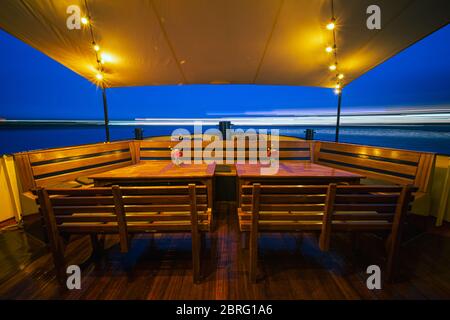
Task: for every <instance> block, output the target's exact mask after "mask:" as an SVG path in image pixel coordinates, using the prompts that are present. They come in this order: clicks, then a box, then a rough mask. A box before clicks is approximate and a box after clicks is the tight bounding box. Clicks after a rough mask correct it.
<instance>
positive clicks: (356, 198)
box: [335, 194, 399, 204]
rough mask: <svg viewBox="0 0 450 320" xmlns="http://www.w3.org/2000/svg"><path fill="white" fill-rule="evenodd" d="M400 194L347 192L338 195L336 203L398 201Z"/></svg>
mask: <svg viewBox="0 0 450 320" xmlns="http://www.w3.org/2000/svg"><path fill="white" fill-rule="evenodd" d="M398 197H399V195H398V194H345V195H336V198H335V202H336V203H340V204H341V203H397V199H398Z"/></svg>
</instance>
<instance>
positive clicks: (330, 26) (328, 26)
mask: <svg viewBox="0 0 450 320" xmlns="http://www.w3.org/2000/svg"><path fill="white" fill-rule="evenodd" d="M335 27H336V25H335V24H334V22H333V21H331V22H330V23H329V24H327V29H328V30H333V29H334V28H335Z"/></svg>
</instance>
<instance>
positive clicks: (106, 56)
mask: <svg viewBox="0 0 450 320" xmlns="http://www.w3.org/2000/svg"><path fill="white" fill-rule="evenodd" d="M100 59H101V61H102V64H103V63H105V62H113V60H114V59H113V57H112V56H111V55H110V54H108V53H105V52H102V53H101V54H100Z"/></svg>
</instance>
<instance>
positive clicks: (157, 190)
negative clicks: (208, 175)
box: [120, 186, 207, 196]
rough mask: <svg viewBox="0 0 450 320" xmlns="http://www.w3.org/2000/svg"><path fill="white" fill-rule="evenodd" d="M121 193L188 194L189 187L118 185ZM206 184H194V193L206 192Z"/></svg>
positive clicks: (127, 194) (126, 194)
mask: <svg viewBox="0 0 450 320" xmlns="http://www.w3.org/2000/svg"><path fill="white" fill-rule="evenodd" d="M120 190H122V195H124V196H132V195H177V194H178V195H188V194H189V189H188V188H187V187H186V186H164V187H161V186H150V187H120ZM206 191H207V188H206V186H196V193H197V195H198V194H206Z"/></svg>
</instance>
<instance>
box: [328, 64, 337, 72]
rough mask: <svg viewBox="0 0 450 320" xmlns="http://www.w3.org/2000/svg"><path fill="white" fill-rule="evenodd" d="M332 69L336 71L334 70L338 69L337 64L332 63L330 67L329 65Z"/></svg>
mask: <svg viewBox="0 0 450 320" xmlns="http://www.w3.org/2000/svg"><path fill="white" fill-rule="evenodd" d="M328 68H329V69H330V70H331V71H334V70H336V68H337V67H336V64H332V65H330V66H329V67H328Z"/></svg>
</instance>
